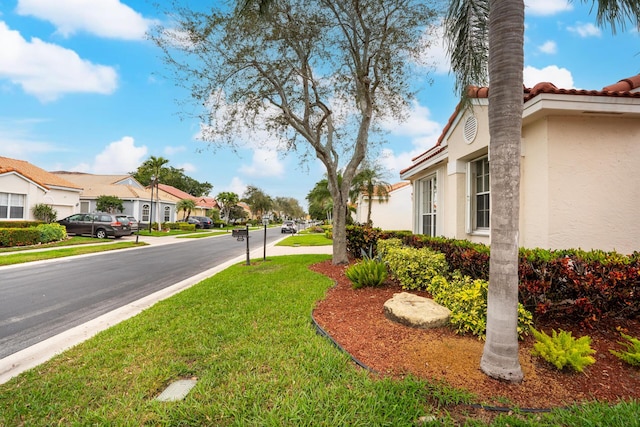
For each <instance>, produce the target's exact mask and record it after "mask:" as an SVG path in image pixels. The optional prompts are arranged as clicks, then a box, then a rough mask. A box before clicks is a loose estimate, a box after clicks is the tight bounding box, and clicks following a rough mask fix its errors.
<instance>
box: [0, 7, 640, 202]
mask: <svg viewBox="0 0 640 427" xmlns="http://www.w3.org/2000/svg"><path fill="white" fill-rule="evenodd" d="M525 3H527V9H526V32H525V39H526V40H525V85H526V86H528V87H531V86H533V85H534V84H535V83H537V82H540V81H550V82H552V83H554V84H555V85H556V86H557V87H560V88H567V89H568V88H579V89H601V88H602V87H604V86H607V85H609V84H612V83H615V82H617V81H618V80H620V79H623V78H626V77H629V76H633V75H635V74H638V73H640V36H639V34H638V31H637V29H635V28H633V26H628V27H627V28H626V30H624V31H620V30H618V32H617V34H616V35H615V36H614V35H612V34H611V30H610V28H608V27H605V28H602V29H598V28H597V27H596V26H595V25H594V24H595V15H593V14H589V6H583V5H582V4H581V3H580V2H579V1H575V2H572V3H568V2H566V1H564V0H539V1H535V0H532V1H528V2H525ZM161 18H162V17H161V16H159V15H158V14H157V12H156V10H155V9H154V8H153V7H152V6H150V4H149V2H148V0H17V1H16V0H0V156H6V157H12V158H17V159H22V160H27V161H29V162H31V163H33V164H35V165H36V166H39V167H42V168H44V169H46V170H50V171H54V170H67V171H82V172H89V173H98V174H122V173H127V172H130V171H133V170H135V169H136V168H137V167H138V166H139V165H140V163H142V162H143V161H144V160H146V159H147V158H149V156H163V157H165V158H167V159H169V160H170V163H169V165H171V166H174V167H179V168H184V170H185V173H186V174H187V175H189V176H191V177H193V178H195V179H197V180H199V181H208V182H210V183H211V184H213V186H214V188H213V191H212V194H211V195H212V196H215V195H216V194H217V193H219V192H221V191H234V192H236V193H238V194H240V195H242V193H243V191H244V189H245V187H246V186H247V185H255V186H257V187H259V188H261V189H263V190H264V191H265V192H266V193H267V194H269V195H271V196H272V197H278V196H283V197H295V198H297V199H298V200H299V201H300V203H301V205H302V206H306V202H305V200H304V198H305V196H306V194H307V193H308V192H309V190H310V189H311V188H312V187H313V185H314V184H315V183H316V182H317V181H318V180H320V179H322V176H323V173H324V170H323V167H322V165H321V164H320V163H319V162H317V161H312V162H310V163H308V164H307V165H306V166H305V167H301V166H300V161H299V159H298V157H297V156H296V155H295V153H292V154H289V155H287V156H284V157H283V156H279V155H278V154H277V153H275V152H269V151H267V150H265V149H264V148H254V149H252V148H250V146H249V148H247V149H243V150H240V151H239V152H238V153H234V152H232V151H231V150H228V151H227V150H220V149H218V150H216V151H215V152H214V151H211V150H207V148H206V145H205V144H204V143H203V142H200V141H197V140H196V135H197V132H198V130H199V123H196V122H188V121H181V120H180V119H179V117H178V112H179V111H180V108H181V107H179V106H178V105H177V104H176V102H175V101H176V100H181V99H184V98H185V97H186V96H187V95H188V94H186V93H184V92H182V91H180V90H179V89H177V88H176V87H175V85H174V83H173V82H172V81H170V80H165V79H163V78H161V77H160V74H166V73H164V72H163V71H165V69H164V68H163V64H162V62H161V60H160V52H159V51H158V50H157V48H156V47H154V46H153V45H152V44H151V42H149V41H148V40H147V39H146V38H145V32H146V31H147V30H148V28H149V26H150V25H153V23H154V22H158V20H160V19H161ZM431 56H432V59H433V60H434V61H435V62H436V64H437V68H436V69H435V71H434V72H433V73H432V74H431V78H432V80H433V83H432V84H431V85H427V84H426V83H424V82H416V86H420V87H422V89H421V90H420V92H419V93H418V98H417V101H416V102H415V103H414V104H413V108H412V110H411V111H410V114H409V119H408V120H407V121H406V122H404V123H389V124H388V125H387V131H388V134H387V135H385V138H386V139H387V140H388V143H387V144H386V145H385V146H384V147H383V153H382V156H381V162H382V163H383V164H384V165H385V167H387V168H388V170H389V173H388V177H387V181H389V182H397V181H399V174H398V171H399V170H401V169H403V168H405V167H407V166H409V165H410V164H411V158H413V157H415V156H416V155H418V154H420V153H422V152H424V151H425V150H426V149H428V148H430V147H431V146H433V144H435V142H436V140H437V139H438V136H439V135H440V132H441V130H442V128H443V127H444V125H445V124H446V122H447V120H448V118H449V116H450V115H451V113H452V112H453V109H454V108H455V105H456V103H457V101H458V99H457V97H456V94H455V93H454V92H453V79H452V76H451V75H450V74H449V68H448V61H447V59H446V56H445V54H444V49H443V47H442V46H441V45H440V44H439V39H438V38H436V39H435V43H434V46H433V49H432V50H431Z"/></svg>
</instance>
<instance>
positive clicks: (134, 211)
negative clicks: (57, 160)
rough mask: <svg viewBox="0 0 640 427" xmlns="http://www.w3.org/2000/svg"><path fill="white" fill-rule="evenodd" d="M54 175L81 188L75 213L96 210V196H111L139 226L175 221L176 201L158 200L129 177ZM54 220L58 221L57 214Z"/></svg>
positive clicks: (58, 173)
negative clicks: (120, 201)
mask: <svg viewBox="0 0 640 427" xmlns="http://www.w3.org/2000/svg"><path fill="white" fill-rule="evenodd" d="M53 173H54V174H55V175H57V176H59V177H61V178H64V179H65V180H67V181H70V182H73V183H75V184H76V185H78V186H79V187H81V188H82V193H81V194H80V209H79V210H77V211H76V212H81V213H88V212H95V211H96V209H97V208H96V202H97V199H98V197H100V196H114V197H118V198H119V199H121V200H122V205H123V207H124V212H123V213H124V214H127V215H132V216H133V217H135V218H136V219H137V220H138V221H139V222H141V223H146V224H148V223H149V220H150V218H151V217H152V220H153V222H174V221H175V220H176V202H175V201H174V200H172V199H169V198H166V197H162V195H160V196H159V195H158V194H156V192H155V191H154V192H153V200H152V197H151V196H152V194H151V189H150V188H145V187H144V186H143V185H142V184H140V183H139V182H138V181H137V180H136V179H135V178H133V177H132V176H131V175H95V174H90V173H83V172H64V171H59V172H53ZM58 218H62V217H61V216H60V215H58Z"/></svg>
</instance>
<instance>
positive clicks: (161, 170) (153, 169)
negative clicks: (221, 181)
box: [131, 156, 213, 197]
mask: <svg viewBox="0 0 640 427" xmlns="http://www.w3.org/2000/svg"><path fill="white" fill-rule="evenodd" d="M168 163H169V160H167V159H165V158H163V157H155V156H151V157H150V158H149V159H147V160H145V161H144V162H143V163H142V164H141V165H140V166H138V169H137V170H136V171H135V172H131V175H133V177H134V178H135V179H136V180H137V181H138V182H139V183H140V184H142V185H145V186H147V185H151V177H152V176H155V177H156V178H157V179H158V180H159V182H160V183H161V184H166V185H170V186H172V187H175V188H177V189H179V190H182V191H184V192H185V193H189V194H191V195H192V196H194V197H201V196H206V195H208V194H209V193H210V192H211V190H213V185H212V184H210V183H208V182H199V181H197V180H195V179H193V178H191V177H189V176H187V175H186V174H185V173H184V169H182V168H175V167H173V166H168V167H166V166H165V165H166V164H168Z"/></svg>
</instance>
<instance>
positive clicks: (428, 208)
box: [417, 173, 439, 237]
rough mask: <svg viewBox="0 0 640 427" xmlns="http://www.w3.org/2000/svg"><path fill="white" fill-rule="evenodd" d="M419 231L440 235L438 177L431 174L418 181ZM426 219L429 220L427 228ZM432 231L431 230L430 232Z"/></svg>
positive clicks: (432, 235)
mask: <svg viewBox="0 0 640 427" xmlns="http://www.w3.org/2000/svg"><path fill="white" fill-rule="evenodd" d="M418 189H419V193H418V219H417V221H418V224H417V225H418V231H419V234H425V235H427V236H431V237H435V236H437V235H438V232H437V230H438V229H437V227H438V226H439V224H438V214H437V206H438V177H437V174H435V173H434V174H432V175H429V176H427V177H425V178H422V179H420V180H419V181H418ZM425 220H428V221H429V227H428V228H429V229H430V230H425V228H427V227H425ZM429 231H430V232H429Z"/></svg>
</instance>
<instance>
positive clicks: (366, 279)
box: [344, 259, 387, 289]
mask: <svg viewBox="0 0 640 427" xmlns="http://www.w3.org/2000/svg"><path fill="white" fill-rule="evenodd" d="M344 274H345V275H346V276H347V278H348V279H349V280H351V283H352V286H353V289H358V288H362V287H365V286H373V287H375V286H380V285H382V284H383V283H384V281H385V280H386V279H387V266H386V265H385V264H384V263H383V262H380V261H377V260H375V259H364V260H362V261H360V262H359V263H357V264H354V265H352V266H350V267H349V268H347V269H346V270H345V272H344Z"/></svg>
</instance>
